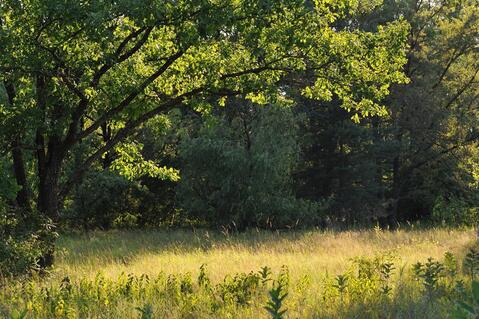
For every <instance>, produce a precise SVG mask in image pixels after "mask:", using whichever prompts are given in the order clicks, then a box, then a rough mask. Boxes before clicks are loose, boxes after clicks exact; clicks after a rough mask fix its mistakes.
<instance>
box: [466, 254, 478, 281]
mask: <svg viewBox="0 0 479 319" xmlns="http://www.w3.org/2000/svg"><path fill="white" fill-rule="evenodd" d="M464 269H465V271H466V272H467V273H468V274H469V276H471V280H474V279H475V278H476V276H477V273H478V272H479V252H477V251H476V250H475V249H473V248H471V249H469V252H468V253H467V254H466V257H465V258H464Z"/></svg>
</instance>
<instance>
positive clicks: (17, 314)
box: [10, 309, 28, 319]
mask: <svg viewBox="0 0 479 319" xmlns="http://www.w3.org/2000/svg"><path fill="white" fill-rule="evenodd" d="M27 314H28V309H23V310H22V311H18V310H14V311H13V312H12V313H11V314H10V319H25V318H26V317H27Z"/></svg>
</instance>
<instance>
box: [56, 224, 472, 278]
mask: <svg viewBox="0 0 479 319" xmlns="http://www.w3.org/2000/svg"><path fill="white" fill-rule="evenodd" d="M474 241H475V232H474V230H472V229H470V230H457V229H414V228H410V229H399V230H396V231H383V230H379V229H372V230H365V231H359V230H358V231H342V232H335V231H319V230H318V231H290V232H268V231H259V232H257V231H249V232H246V233H242V234H238V235H225V234H221V233H212V232H208V231H196V232H192V231H110V232H93V233H89V234H84V235H69V236H62V237H61V238H60V240H59V243H58V254H57V262H56V267H55V271H54V278H62V277H63V276H66V275H68V276H70V277H72V278H79V277H90V278H93V277H94V276H95V274H96V273H97V272H98V271H102V272H103V273H104V274H105V275H106V276H108V277H113V278H114V277H117V276H118V275H119V274H120V273H122V272H125V273H135V274H148V275H156V274H158V273H159V272H164V273H167V274H169V273H185V272H190V273H191V274H193V275H194V276H196V274H197V272H198V269H199V266H200V265H202V264H207V265H208V269H209V271H210V274H211V277H212V279H213V280H221V279H222V278H224V277H225V276H226V275H228V274H232V273H237V272H249V271H252V270H254V271H256V270H258V269H259V268H260V267H262V266H265V265H267V266H269V267H271V268H272V269H273V270H275V271H277V270H279V269H280V267H281V266H282V265H287V266H288V267H289V269H290V272H291V275H292V277H293V278H294V277H299V276H303V275H308V276H310V277H311V278H315V277H317V276H320V275H321V274H324V273H326V272H327V273H330V274H337V273H340V272H343V271H344V270H345V269H346V268H347V267H348V265H349V264H350V263H349V261H350V259H351V258H354V257H358V256H374V255H377V254H384V253H390V254H392V255H393V256H395V257H396V258H397V263H396V264H397V265H411V264H413V263H415V262H418V261H424V260H425V259H426V258H427V257H433V258H437V259H441V258H442V257H443V255H444V253H445V252H447V251H450V252H452V253H454V254H455V255H456V256H459V257H460V256H461V255H462V254H463V252H464V251H465V250H466V249H467V247H469V246H471V245H472V244H473V243H474Z"/></svg>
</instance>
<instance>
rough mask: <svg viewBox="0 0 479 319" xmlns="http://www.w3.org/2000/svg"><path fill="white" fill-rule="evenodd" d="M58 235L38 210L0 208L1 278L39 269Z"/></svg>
mask: <svg viewBox="0 0 479 319" xmlns="http://www.w3.org/2000/svg"><path fill="white" fill-rule="evenodd" d="M55 238H56V233H55V232H54V231H53V227H52V225H51V223H50V222H49V220H47V219H44V218H42V217H40V216H39V215H38V214H36V213H32V212H25V211H20V210H13V209H9V208H5V207H4V208H3V209H2V208H0V278H5V277H10V276H18V275H24V274H28V273H30V272H31V271H33V270H38V263H39V261H40V259H41V257H42V256H43V255H44V254H45V252H46V251H47V250H48V249H50V248H51V245H52V244H53V243H54V240H55Z"/></svg>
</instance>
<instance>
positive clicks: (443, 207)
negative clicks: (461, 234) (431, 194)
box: [432, 197, 479, 226]
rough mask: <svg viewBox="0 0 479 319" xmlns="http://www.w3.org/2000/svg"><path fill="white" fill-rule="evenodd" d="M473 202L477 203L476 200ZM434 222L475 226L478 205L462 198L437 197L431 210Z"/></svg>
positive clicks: (478, 210)
mask: <svg viewBox="0 0 479 319" xmlns="http://www.w3.org/2000/svg"><path fill="white" fill-rule="evenodd" d="M474 202H476V203H477V200H475V201H474ZM432 218H433V220H434V221H435V222H439V223H443V224H446V225H449V226H475V225H477V221H478V218H479V207H478V206H477V205H473V204H471V202H470V201H467V200H465V199H463V198H458V197H452V198H448V199H446V198H445V197H439V198H438V199H437V200H436V203H435V205H434V209H433V212H432Z"/></svg>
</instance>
